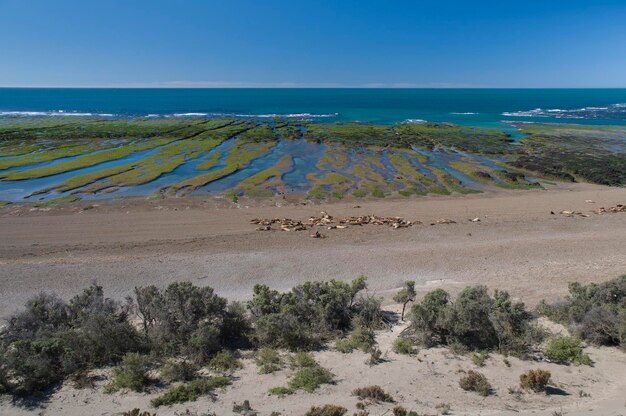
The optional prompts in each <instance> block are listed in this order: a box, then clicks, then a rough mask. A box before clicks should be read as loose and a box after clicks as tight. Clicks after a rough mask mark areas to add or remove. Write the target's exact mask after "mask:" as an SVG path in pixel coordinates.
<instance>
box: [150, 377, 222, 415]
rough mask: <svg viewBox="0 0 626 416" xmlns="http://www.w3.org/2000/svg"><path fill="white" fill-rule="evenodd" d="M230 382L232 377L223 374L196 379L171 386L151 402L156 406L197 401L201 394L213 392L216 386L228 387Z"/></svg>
mask: <svg viewBox="0 0 626 416" xmlns="http://www.w3.org/2000/svg"><path fill="white" fill-rule="evenodd" d="M230 384H231V381H230V379H228V378H226V377H221V376H218V377H211V378H208V379H201V380H194V381H191V382H190V383H188V384H182V385H180V386H177V387H172V388H170V389H169V390H167V391H166V392H165V393H164V394H162V395H161V396H159V397H157V398H156V399H154V400H152V402H151V403H152V405H153V406H154V407H159V406H169V405H172V404H175V403H185V402H190V401H195V400H197V399H198V397H200V396H204V395H207V394H210V393H212V392H213V390H215V389H216V388H219V387H226V386H228V385H230Z"/></svg>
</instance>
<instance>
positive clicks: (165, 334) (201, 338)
mask: <svg viewBox="0 0 626 416" xmlns="http://www.w3.org/2000/svg"><path fill="white" fill-rule="evenodd" d="M135 300H136V304H137V308H136V309H137V314H138V316H139V318H140V320H141V326H142V328H143V330H144V332H145V334H146V335H147V336H148V338H149V339H150V341H151V343H152V346H153V348H154V349H155V350H156V351H158V352H161V353H164V354H169V355H174V354H179V353H184V354H187V355H189V356H190V357H191V358H192V359H193V360H194V361H196V362H197V363H200V364H203V363H206V362H207V361H208V360H209V359H210V358H211V357H212V356H213V355H214V354H216V353H217V352H218V351H220V350H222V349H223V348H228V347H231V346H236V345H238V344H239V343H240V342H242V339H244V338H245V337H246V335H247V334H246V332H247V331H248V330H249V325H248V324H247V323H246V320H245V318H244V317H243V316H242V313H243V309H242V308H241V307H240V306H238V304H231V305H228V302H227V301H226V299H224V298H222V297H220V296H217V295H216V294H215V293H214V290H213V289H212V288H211V287H208V286H205V287H198V286H194V285H193V284H192V283H191V282H175V283H171V284H170V285H169V286H168V287H167V288H166V289H165V290H160V289H158V288H157V287H156V286H147V287H137V288H135Z"/></svg>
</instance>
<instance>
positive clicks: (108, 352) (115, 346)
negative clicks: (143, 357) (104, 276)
mask: <svg viewBox="0 0 626 416" xmlns="http://www.w3.org/2000/svg"><path fill="white" fill-rule="evenodd" d="M140 347H141V345H140V342H139V336H138V334H137V331H135V329H134V328H133V326H132V325H130V323H129V322H128V321H127V308H126V307H124V306H122V305H121V304H119V303H118V302H115V301H113V300H111V299H107V298H105V297H104V292H103V290H102V287H100V286H95V285H94V286H90V287H88V288H87V289H85V290H84V291H83V292H82V293H81V294H79V295H77V296H75V297H73V298H72V299H71V300H70V302H69V303H66V302H64V301H62V300H61V299H59V298H58V297H56V296H54V295H47V294H40V295H37V296H35V297H33V298H32V299H30V300H29V301H28V302H27V303H26V307H25V309H24V310H23V311H20V312H19V313H17V314H16V315H14V316H13V317H11V318H10V319H9V320H8V325H7V326H6V328H4V329H3V331H2V334H0V354H1V357H0V358H1V359H0V363H1V364H0V376H1V375H2V374H4V375H5V376H6V378H5V380H4V381H3V382H2V383H1V384H2V386H1V388H2V389H4V390H5V391H7V392H8V393H10V394H13V395H20V396H27V395H31V394H34V393H41V392H43V391H46V390H47V391H50V390H48V388H49V387H51V386H53V385H54V384H56V383H58V382H60V381H62V380H63V379H64V378H66V377H67V376H69V375H71V374H78V373H81V372H85V371H87V370H88V369H90V368H93V367H99V366H104V365H110V364H114V363H116V362H118V361H119V360H120V359H121V358H122V356H123V355H124V354H125V353H127V352H130V351H137V350H139V349H140ZM9 374H10V377H8V375H9Z"/></svg>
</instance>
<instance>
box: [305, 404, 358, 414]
mask: <svg viewBox="0 0 626 416" xmlns="http://www.w3.org/2000/svg"><path fill="white" fill-rule="evenodd" d="M347 412H348V409H346V408H345V407H342V406H337V405H334V404H325V405H324V406H320V407H316V406H313V407H311V409H310V410H309V411H308V412H306V414H305V416H343V415H345V414H346V413H347Z"/></svg>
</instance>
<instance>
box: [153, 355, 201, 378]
mask: <svg viewBox="0 0 626 416" xmlns="http://www.w3.org/2000/svg"><path fill="white" fill-rule="evenodd" d="M160 377H161V379H163V380H164V381H166V382H168V383H173V382H175V381H190V380H193V379H194V378H196V369H195V368H194V366H193V365H192V364H190V363H189V362H188V361H171V360H170V361H168V362H166V363H165V364H164V365H163V368H161V372H160Z"/></svg>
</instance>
